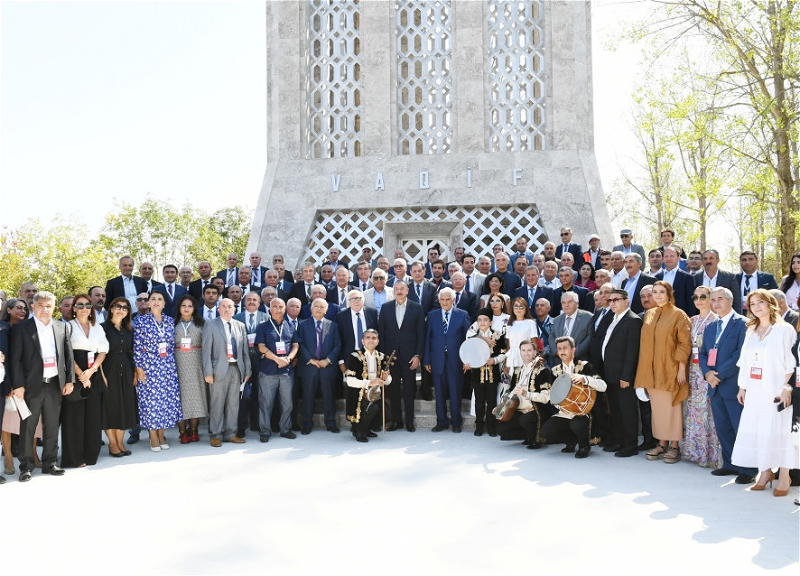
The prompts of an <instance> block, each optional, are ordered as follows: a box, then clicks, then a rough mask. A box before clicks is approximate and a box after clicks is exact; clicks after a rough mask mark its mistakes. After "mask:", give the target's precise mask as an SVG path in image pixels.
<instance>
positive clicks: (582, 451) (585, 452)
mask: <svg viewBox="0 0 800 576" xmlns="http://www.w3.org/2000/svg"><path fill="white" fill-rule="evenodd" d="M589 450H591V448H590V447H589V446H582V447H580V448H578V451H577V452H575V458H588V457H589Z"/></svg>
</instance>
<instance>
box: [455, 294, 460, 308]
mask: <svg viewBox="0 0 800 576" xmlns="http://www.w3.org/2000/svg"><path fill="white" fill-rule="evenodd" d="M459 300H461V292H456V306H458V301H459Z"/></svg>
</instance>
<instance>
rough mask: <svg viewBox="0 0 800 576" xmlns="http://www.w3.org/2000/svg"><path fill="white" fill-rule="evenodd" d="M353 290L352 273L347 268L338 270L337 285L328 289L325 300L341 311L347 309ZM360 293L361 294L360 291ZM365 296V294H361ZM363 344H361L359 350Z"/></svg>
mask: <svg viewBox="0 0 800 576" xmlns="http://www.w3.org/2000/svg"><path fill="white" fill-rule="evenodd" d="M350 290H352V286H350V272H349V271H348V270H347V268H341V267H340V268H338V269H337V270H336V284H335V285H334V286H333V287H331V288H329V289H328V293H327V295H326V296H325V300H327V301H328V303H329V304H337V305H338V306H339V309H340V310H341V309H344V308H347V306H348V302H349V300H348V299H347V298H348V296H347V295H348V293H349V292H350ZM359 292H361V291H360V290H359ZM361 294H362V295H363V292H361ZM360 347H361V344H359V348H360Z"/></svg>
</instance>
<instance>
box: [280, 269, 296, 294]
mask: <svg viewBox="0 0 800 576" xmlns="http://www.w3.org/2000/svg"><path fill="white" fill-rule="evenodd" d="M291 278H292V277H291V276H290V275H289V273H288V272H287V273H286V275H285V276H284V279H283V280H278V286H277V289H278V292H279V293H280V291H281V290H283V291H284V292H285V293H286V294H289V293H290V292H291V291H292V286H294V280H292V279H291Z"/></svg>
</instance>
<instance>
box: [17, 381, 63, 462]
mask: <svg viewBox="0 0 800 576" xmlns="http://www.w3.org/2000/svg"><path fill="white" fill-rule="evenodd" d="M28 390H29V388H26V389H25V403H26V404H27V405H28V409H30V411H31V415H30V416H28V417H27V418H25V420H23V421H22V422H20V425H19V441H20V442H19V470H20V472H25V471H33V468H34V466H33V450H34V448H33V446H34V445H33V435H34V433H35V432H36V426H37V424H39V416H41V417H42V444H43V448H42V467H43V468H44V469H45V470H47V469H48V468H51V467H52V466H55V464H56V457H57V456H58V424H59V421H60V415H61V398H62V396H61V387H60V386H59V384H58V382H57V381H56V382H50V383H49V384H45V383H42V386H41V388H39V391H38V392H37V393H36V394H35V395H31V394H29V393H28Z"/></svg>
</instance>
